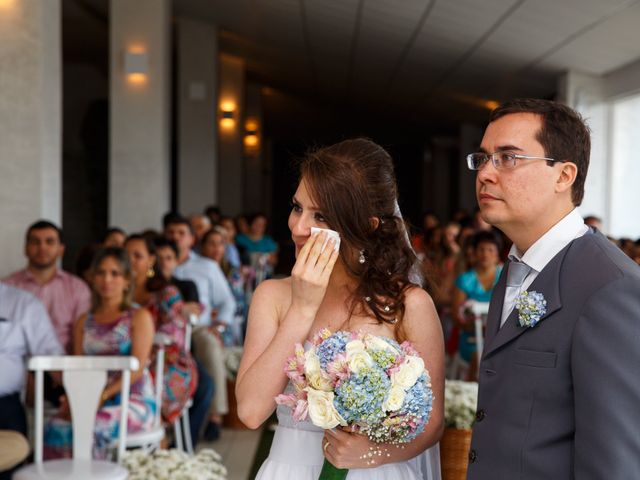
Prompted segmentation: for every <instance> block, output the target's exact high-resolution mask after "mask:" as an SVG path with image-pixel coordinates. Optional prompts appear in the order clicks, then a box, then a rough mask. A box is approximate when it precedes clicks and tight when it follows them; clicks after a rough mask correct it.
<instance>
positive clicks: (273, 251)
mask: <svg viewBox="0 0 640 480" xmlns="http://www.w3.org/2000/svg"><path fill="white" fill-rule="evenodd" d="M266 231H267V216H266V215H265V214H263V213H257V214H255V215H254V216H253V217H252V218H251V223H250V224H249V232H248V233H247V234H246V235H245V234H243V233H240V234H238V236H236V245H237V246H238V249H239V250H240V254H241V255H242V256H243V257H244V260H243V263H247V264H249V265H251V266H252V267H253V268H255V269H256V272H257V274H258V275H257V277H259V280H258V281H256V284H257V283H260V280H264V279H266V278H270V277H271V274H272V273H273V269H274V268H275V266H276V264H277V263H278V244H277V243H276V242H275V241H274V240H273V238H271V237H270V236H269V235H267V234H266Z"/></svg>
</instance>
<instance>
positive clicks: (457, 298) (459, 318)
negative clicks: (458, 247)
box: [451, 231, 502, 381]
mask: <svg viewBox="0 0 640 480" xmlns="http://www.w3.org/2000/svg"><path fill="white" fill-rule="evenodd" d="M472 246H473V256H474V262H473V268H472V269H471V270H468V271H466V272H464V273H463V274H461V275H460V276H458V278H457V279H456V282H455V288H454V292H453V299H452V301H451V307H452V308H451V313H452V317H453V321H454V323H455V325H456V327H458V328H459V329H460V330H461V333H460V338H459V341H458V351H459V353H460V357H462V359H463V360H465V361H466V362H469V373H468V376H467V380H468V381H475V380H476V378H475V377H476V374H477V370H478V368H477V366H478V356H477V354H476V341H475V340H476V339H475V331H474V324H473V321H470V319H469V318H468V317H467V316H466V315H465V314H464V312H463V311H462V310H463V305H464V303H465V302H466V301H467V300H475V301H477V302H489V301H490V300H491V294H492V293H493V287H494V286H495V285H496V283H498V279H499V278H500V273H501V272H502V265H500V257H499V252H500V239H499V238H498V236H497V235H495V234H494V233H493V232H491V231H480V232H478V233H476V234H475V235H474V237H473V240H472Z"/></svg>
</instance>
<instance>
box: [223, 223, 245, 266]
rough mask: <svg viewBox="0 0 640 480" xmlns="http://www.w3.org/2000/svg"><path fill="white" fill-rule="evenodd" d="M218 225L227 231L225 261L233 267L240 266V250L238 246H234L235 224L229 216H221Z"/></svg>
mask: <svg viewBox="0 0 640 480" xmlns="http://www.w3.org/2000/svg"><path fill="white" fill-rule="evenodd" d="M220 226H221V227H223V228H224V229H225V230H226V232H227V243H226V245H225V247H224V258H226V259H227V262H229V264H230V265H231V266H232V267H234V268H240V265H241V261H240V252H239V251H238V247H236V243H235V242H236V233H237V230H236V224H235V222H234V221H233V218H231V217H222V218H221V219H220Z"/></svg>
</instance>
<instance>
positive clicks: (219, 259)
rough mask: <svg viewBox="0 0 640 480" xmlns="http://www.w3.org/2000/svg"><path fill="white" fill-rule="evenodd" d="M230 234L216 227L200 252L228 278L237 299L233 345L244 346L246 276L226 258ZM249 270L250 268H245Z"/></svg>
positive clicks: (207, 236)
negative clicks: (214, 263)
mask: <svg viewBox="0 0 640 480" xmlns="http://www.w3.org/2000/svg"><path fill="white" fill-rule="evenodd" d="M227 238H228V234H227V231H226V230H225V229H224V228H223V227H220V226H218V227H214V228H212V229H211V230H209V231H208V232H207V233H205V234H204V237H202V244H201V246H200V252H201V253H202V255H203V256H205V257H207V258H210V259H211V260H213V261H214V262H216V263H217V264H218V265H220V268H222V271H223V273H224V274H225V276H226V277H227V281H228V282H229V286H230V287H231V291H232V292H233V295H234V297H235V299H236V305H237V310H236V316H235V318H236V321H235V322H234V324H233V327H232V330H233V332H232V338H231V339H230V340H231V342H232V343H233V344H236V345H242V338H243V333H242V332H243V330H244V328H243V327H244V322H245V320H246V315H247V296H246V293H245V292H246V290H245V286H246V284H245V276H244V275H243V274H242V271H241V269H240V268H238V267H232V266H231V264H230V263H229V262H228V261H227V259H226V258H225V251H226V245H227ZM245 268H249V267H245Z"/></svg>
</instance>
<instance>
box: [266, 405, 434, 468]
mask: <svg viewBox="0 0 640 480" xmlns="http://www.w3.org/2000/svg"><path fill="white" fill-rule="evenodd" d="M276 412H277V416H278V426H277V428H276V432H275V435H274V437H273V443H272V444H271V451H270V452H269V457H268V458H267V459H266V460H265V461H264V463H263V464H262V466H261V467H260V470H259V471H258V475H257V476H256V480H288V479H291V480H318V476H319V475H320V471H321V470H322V463H323V462H324V456H323V454H322V437H323V435H324V430H322V429H321V428H319V427H316V426H315V425H313V424H312V423H311V422H310V421H304V422H297V423H296V422H295V421H294V420H293V418H292V417H291V409H290V408H289V407H286V406H283V405H280V406H278V409H277V411H276ZM365 479H366V480H440V449H439V446H438V445H437V444H436V445H435V446H433V447H431V448H430V449H428V450H426V451H425V452H424V453H422V454H421V455H418V456H417V457H415V458H412V459H411V460H407V461H404V462H398V463H390V464H387V465H381V466H379V467H376V468H361V469H360V468H358V469H351V470H349V475H348V476H347V480H365Z"/></svg>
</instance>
